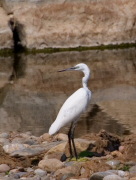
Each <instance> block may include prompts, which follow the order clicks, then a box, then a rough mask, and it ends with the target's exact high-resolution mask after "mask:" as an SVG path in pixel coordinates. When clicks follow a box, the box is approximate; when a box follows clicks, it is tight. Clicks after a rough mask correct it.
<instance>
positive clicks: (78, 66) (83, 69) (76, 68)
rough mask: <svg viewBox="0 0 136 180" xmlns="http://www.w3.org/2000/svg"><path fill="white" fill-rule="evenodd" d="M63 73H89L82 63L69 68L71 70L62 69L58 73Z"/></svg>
mask: <svg viewBox="0 0 136 180" xmlns="http://www.w3.org/2000/svg"><path fill="white" fill-rule="evenodd" d="M63 71H83V72H85V71H90V70H89V68H88V66H87V65H86V64H84V63H80V64H77V65H76V66H74V67H71V68H68V69H63V70H61V71H58V72H63Z"/></svg>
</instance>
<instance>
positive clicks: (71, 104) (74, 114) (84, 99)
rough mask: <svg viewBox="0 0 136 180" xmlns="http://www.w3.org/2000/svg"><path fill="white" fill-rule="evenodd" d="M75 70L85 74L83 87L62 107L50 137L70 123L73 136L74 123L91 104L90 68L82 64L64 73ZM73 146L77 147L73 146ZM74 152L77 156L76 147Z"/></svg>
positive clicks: (51, 128) (70, 137)
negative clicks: (89, 87)
mask: <svg viewBox="0 0 136 180" xmlns="http://www.w3.org/2000/svg"><path fill="white" fill-rule="evenodd" d="M73 70H76V71H82V72H83V73H84V75H85V76H84V77H83V78H82V84H83V87H82V88H80V89H78V90H77V91H76V92H74V93H73V94H72V95H71V96H70V97H69V98H68V99H67V100H66V101H65V103H64V104H63V106H62V107H61V109H60V111H59V113H58V116H57V118H56V120H55V121H54V123H53V124H52V125H51V127H50V129H49V134H50V135H53V134H55V133H56V132H58V131H59V129H60V128H62V127H63V126H65V125H66V124H68V123H70V122H71V123H72V125H71V128H70V131H69V133H71V131H72V135H73V134H74V129H75V126H74V127H72V126H73V123H74V124H75V123H76V122H77V120H78V119H79V117H80V115H81V114H82V113H83V112H84V111H85V110H86V108H87V106H88V104H89V102H90V99H91V91H90V90H89V89H88V87H87V82H88V79H89V77H90V69H89V68H88V66H87V65H86V64H83V63H81V64H77V65H76V66H74V67H72V68H68V69H65V70H62V71H73ZM62 71H59V72H62ZM72 137H73V136H69V142H70V140H71V139H72ZM72 143H74V142H72ZM73 146H75V145H74V144H73ZM70 147H71V145H70ZM74 151H75V155H76V150H75V147H74ZM70 152H71V153H72V150H70ZM76 157H77V155H76Z"/></svg>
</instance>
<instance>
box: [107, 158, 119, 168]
mask: <svg viewBox="0 0 136 180" xmlns="http://www.w3.org/2000/svg"><path fill="white" fill-rule="evenodd" d="M106 164H108V165H110V166H111V167H116V166H117V165H119V164H120V161H119V160H114V159H113V160H110V161H107V162H106Z"/></svg>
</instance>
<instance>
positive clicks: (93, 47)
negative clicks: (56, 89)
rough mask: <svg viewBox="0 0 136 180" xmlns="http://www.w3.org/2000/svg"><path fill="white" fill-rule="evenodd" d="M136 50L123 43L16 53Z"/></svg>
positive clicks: (0, 52)
mask: <svg viewBox="0 0 136 180" xmlns="http://www.w3.org/2000/svg"><path fill="white" fill-rule="evenodd" d="M132 47H134V48H136V43H122V44H109V45H100V46H89V47H87V46H79V47H72V48H71V47H69V48H44V49H35V48H33V49H27V48H24V49H23V50H22V51H21V52H16V53H25V54H38V53H55V52H66V51H86V50H101V51H103V50H106V49H109V50H112V49H126V48H132ZM13 54H14V51H13V49H1V50H0V56H4V57H7V56H11V55H13Z"/></svg>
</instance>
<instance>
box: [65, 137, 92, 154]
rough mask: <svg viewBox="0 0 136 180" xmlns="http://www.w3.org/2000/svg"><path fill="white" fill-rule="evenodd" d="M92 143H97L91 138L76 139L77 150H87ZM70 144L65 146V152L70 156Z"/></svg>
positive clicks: (78, 151)
mask: <svg viewBox="0 0 136 180" xmlns="http://www.w3.org/2000/svg"><path fill="white" fill-rule="evenodd" d="M90 143H95V141H91V142H90V141H89V140H86V139H80V138H78V139H75V145H76V150H77V153H78V154H79V153H80V152H82V151H85V150H86V149H87V148H88V147H89V145H90ZM68 146H69V144H68V143H67V145H66V147H65V152H66V156H67V157H69V148H68Z"/></svg>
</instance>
